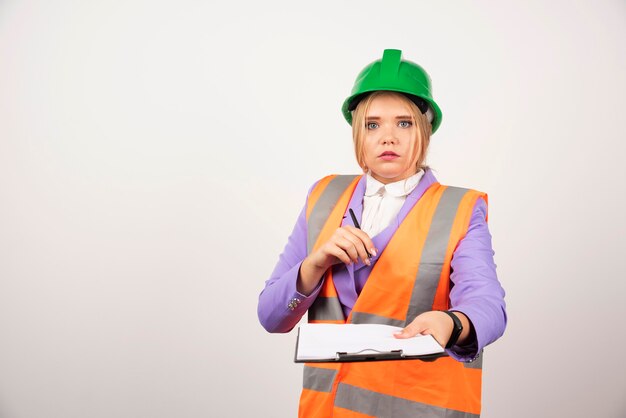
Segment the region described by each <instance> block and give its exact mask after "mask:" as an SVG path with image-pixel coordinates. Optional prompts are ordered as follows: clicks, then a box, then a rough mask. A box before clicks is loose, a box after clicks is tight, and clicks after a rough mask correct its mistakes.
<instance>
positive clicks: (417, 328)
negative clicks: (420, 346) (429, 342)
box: [393, 321, 427, 339]
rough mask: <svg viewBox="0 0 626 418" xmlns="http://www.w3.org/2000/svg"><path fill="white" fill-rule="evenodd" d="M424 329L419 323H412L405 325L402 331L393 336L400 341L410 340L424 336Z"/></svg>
mask: <svg viewBox="0 0 626 418" xmlns="http://www.w3.org/2000/svg"><path fill="white" fill-rule="evenodd" d="M426 329H427V328H425V327H424V326H423V325H422V324H421V323H420V322H415V321H414V322H411V323H410V324H409V325H407V326H406V327H405V328H404V329H403V330H402V331H398V332H395V333H394V334H393V336H394V337H396V338H400V339H403V338H412V337H415V336H416V335H418V334H424V331H426Z"/></svg>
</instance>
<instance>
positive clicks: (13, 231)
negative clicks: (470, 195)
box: [0, 0, 626, 418]
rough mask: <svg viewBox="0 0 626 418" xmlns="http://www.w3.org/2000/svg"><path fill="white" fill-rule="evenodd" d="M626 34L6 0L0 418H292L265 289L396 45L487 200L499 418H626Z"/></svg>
mask: <svg viewBox="0 0 626 418" xmlns="http://www.w3.org/2000/svg"><path fill="white" fill-rule="evenodd" d="M625 39H626V3H625V2H624V1H623V0H620V1H618V0H614V1H608V0H605V1H569V0H559V1H538V0H532V1H524V2H500V1H473V2H470V1H458V2H435V1H429V2H426V1H387V2H379V1H377V2H374V1H334V2H330V1H317V2H309V3H303V2H293V1H276V0H269V1H263V2H253V1H249V2H245V3H244V2H219V4H218V3H217V2H215V3H212V2H209V1H191V0H184V1H182V0H181V1H176V2H174V1H172V2H165V1H158V0H152V1H138V0H126V1H95V0H91V1H89V0H87V1H78V0H76V1H44V0H41V1H11V0H0V417H3V418H73V417H76V418H85V417H89V418H100V417H102V418H105V417H106V418H110V417H116V418H126V417H128V418H130V417H146V418H165V417H168V418H169V417H176V418H187V417H189V418H191V417H194V418H195V417H244V416H257V417H272V418H273V417H277V418H282V417H293V416H295V415H296V410H297V401H298V395H299V391H300V385H301V366H300V365H295V364H293V363H292V358H293V348H294V338H295V336H294V334H293V333H292V334H287V335H270V334H267V333H266V332H265V331H264V330H263V329H262V328H261V326H260V325H259V324H258V321H257V318H256V304H257V296H258V293H259V292H260V291H261V289H262V288H263V284H264V281H265V280H266V279H267V278H268V276H269V274H270V272H271V270H272V268H273V266H274V263H275V262H276V260H277V257H278V254H279V253H280V251H281V250H282V247H283V245H284V244H285V242H286V239H287V236H288V234H289V232H290V231H291V228H292V226H293V223H294V221H295V219H296V215H297V214H298V212H299V210H300V208H301V207H302V205H303V204H304V198H305V194H306V191H307V190H308V188H309V187H310V185H311V184H312V183H313V182H314V181H315V180H316V179H318V178H320V177H322V176H324V175H326V174H330V173H354V172H358V167H357V165H356V163H355V160H354V157H353V154H352V148H351V136H350V128H349V126H348V125H347V124H346V123H345V121H344V120H343V119H342V116H341V113H340V111H339V108H340V106H341V103H342V101H343V99H344V98H345V97H346V96H347V95H348V94H349V92H350V89H351V87H352V83H353V81H354V78H355V77H356V74H357V73H358V72H359V71H360V70H361V68H362V67H363V66H365V65H366V64H367V63H369V62H370V61H373V60H374V59H378V58H380V56H381V54H382V51H383V49H385V48H398V49H402V50H403V51H404V57H405V58H407V59H410V60H413V61H415V62H418V63H420V64H421V65H422V66H424V67H425V68H426V69H427V70H428V72H429V73H430V75H431V77H432V78H433V83H434V94H435V98H436V100H437V101H438V103H439V104H440V106H441V108H442V110H443V112H444V118H443V124H442V126H441V128H440V130H439V131H438V132H437V133H436V134H435V135H434V137H433V142H432V146H431V149H430V155H429V160H428V162H429V164H430V165H431V166H432V167H434V168H435V169H436V175H437V176H438V178H439V180H440V181H442V182H443V183H446V184H453V185H457V186H465V187H473V188H477V189H480V190H484V191H486V192H488V193H489V199H490V225H491V230H492V234H493V236H494V247H495V250H496V262H497V263H498V273H499V277H500V280H501V281H502V283H503V286H504V287H505V289H506V290H507V298H506V300H507V303H508V312H509V327H508V329H507V331H506V333H505V336H504V337H503V338H502V339H501V340H500V341H498V342H497V343H495V344H494V345H492V346H490V347H489V348H488V349H487V350H486V358H485V364H484V395H483V401H484V406H483V412H484V413H483V416H484V417H486V418H493V417H509V418H516V417H520V418H522V417H523V418H527V417H589V416H594V417H610V418H618V417H624V416H626V400H625V396H624V395H625V393H626V355H625V354H624V347H625V346H626V337H625V329H626V326H625V325H624V324H625V316H626V309H625V308H624V305H625V300H624V299H625V298H624V292H625V290H626V286H625V285H624V281H625V279H626V278H625V274H624V271H623V262H624V259H625V258H626V257H625V255H624V250H625V249H626V242H625V240H626V238H625V237H626V228H625V226H626V225H625V216H624V210H625V209H624V206H625V205H624V204H625V203H626V200H625V198H624V191H625V190H624V189H625V187H624V179H626V170H625V168H624V162H623V160H624V151H625V150H626V147H625V146H624V140H625V139H626V137H625V129H624V122H623V121H624V115H623V114H624V112H625V111H626V99H625V97H626V80H625V76H624V74H626V46H625V42H624V40H625Z"/></svg>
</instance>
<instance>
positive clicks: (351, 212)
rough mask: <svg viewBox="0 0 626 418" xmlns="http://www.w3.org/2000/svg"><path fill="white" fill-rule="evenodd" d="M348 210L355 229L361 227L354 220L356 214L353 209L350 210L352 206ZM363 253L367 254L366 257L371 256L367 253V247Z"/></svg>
mask: <svg viewBox="0 0 626 418" xmlns="http://www.w3.org/2000/svg"><path fill="white" fill-rule="evenodd" d="M348 211H349V212H350V217H351V218H352V223H354V226H355V227H356V229H361V225H359V221H357V220H356V216H355V215H354V211H353V210H352V208H350V209H348ZM365 253H366V254H367V258H372V255H371V254H370V253H369V251H367V248H366V249H365Z"/></svg>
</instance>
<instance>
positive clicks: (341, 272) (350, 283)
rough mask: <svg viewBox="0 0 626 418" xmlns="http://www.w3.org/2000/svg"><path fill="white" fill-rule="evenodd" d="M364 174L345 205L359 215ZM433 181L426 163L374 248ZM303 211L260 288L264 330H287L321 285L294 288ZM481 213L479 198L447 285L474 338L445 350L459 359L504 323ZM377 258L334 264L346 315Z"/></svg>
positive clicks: (302, 250)
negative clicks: (304, 292)
mask: <svg viewBox="0 0 626 418" xmlns="http://www.w3.org/2000/svg"><path fill="white" fill-rule="evenodd" d="M365 180H366V178H365V176H363V177H362V178H361V180H360V181H359V183H358V184H357V186H356V189H355V191H354V194H353V196H352V199H351V200H350V203H349V205H348V208H352V210H353V211H354V213H355V215H356V217H357V219H360V218H361V215H362V213H363V195H364V193H365ZM436 181H437V180H436V179H435V176H434V175H433V174H432V172H431V171H430V170H428V169H427V170H426V172H425V173H424V176H423V177H422V178H421V180H420V182H419V184H418V185H417V187H415V189H414V190H413V191H412V192H411V193H410V194H409V195H408V196H407V198H406V201H405V202H404V205H403V206H402V208H401V209H400V212H399V213H398V216H397V217H396V220H395V222H392V223H391V225H389V226H388V227H387V228H386V229H384V230H383V231H381V232H380V233H379V234H378V235H376V236H374V237H372V241H373V242H374V245H375V247H376V249H377V250H378V254H381V253H382V252H383V250H384V249H385V247H386V246H387V244H388V243H389V241H390V240H391V237H392V236H393V234H394V233H395V231H396V230H397V229H398V227H399V225H400V223H401V222H402V221H403V220H404V218H405V217H406V215H407V214H408V213H409V211H410V210H411V209H412V208H413V206H414V205H415V204H416V203H417V201H418V200H419V199H420V198H421V197H422V195H423V194H424V192H425V191H426V189H428V187H429V186H430V185H431V184H433V183H435V182H436ZM309 193H310V190H309ZM305 213H306V205H305V207H304V208H303V209H302V211H301V212H300V215H299V216H298V220H297V222H296V225H295V227H294V229H293V231H292V233H291V235H290V236H289V240H288V241H287V245H286V246H285V249H284V250H283V252H282V254H281V255H280V257H279V259H278V263H277V264H276V267H275V268H274V271H273V272H272V275H271V276H270V278H269V280H267V281H266V282H265V288H264V289H263V291H262V292H261V294H260V295H259V305H258V315H259V320H260V322H261V324H262V325H263V327H264V328H265V329H266V330H267V331H269V332H288V331H290V330H291V329H292V328H293V327H294V326H295V325H296V324H297V323H298V322H299V321H300V319H301V318H302V315H304V313H305V312H306V311H307V309H308V308H309V307H310V306H311V304H312V303H313V301H314V300H315V298H316V297H317V295H318V294H319V291H320V289H321V282H320V285H318V286H317V287H316V288H315V290H314V291H313V292H312V293H311V294H310V295H309V296H305V295H302V294H300V293H299V292H298V291H297V290H296V280H297V278H298V272H299V271H300V264H301V263H302V261H303V260H304V258H306V256H307V248H306V242H307V225H306V216H305ZM486 216H487V205H486V202H485V201H484V200H483V199H478V201H477V202H476V205H475V206H474V210H473V213H472V217H471V220H470V225H469V229H468V231H467V235H466V236H465V238H463V240H461V242H460V243H459V245H458V247H457V249H456V251H455V252H454V254H453V256H452V262H451V271H452V273H451V275H450V278H451V280H452V283H453V286H452V288H451V290H450V306H451V308H452V309H454V310H456V311H460V312H463V313H464V314H465V315H466V316H467V317H468V319H469V320H470V321H471V323H472V325H473V328H474V331H475V336H474V338H473V340H472V339H471V341H470V342H469V343H468V344H466V345H464V346H455V347H452V349H450V350H448V354H450V355H451V356H452V357H453V358H455V359H457V360H460V361H470V360H472V359H474V358H475V357H476V356H477V355H478V353H480V351H481V350H482V349H483V347H485V346H486V345H487V344H490V343H492V342H493V341H495V340H496V339H498V338H499V337H500V336H502V334H503V333H504V329H505V327H506V310H505V307H506V305H505V302H504V289H502V286H501V285H500V282H499V281H498V277H497V275H496V265H495V263H494V261H493V255H494V252H493V249H492V247H491V234H490V233H489V228H488V227H487V222H486V221H485V218H486ZM342 225H352V226H354V225H353V223H352V219H351V218H350V216H346V217H344V220H343V223H342ZM377 259H378V257H373V258H372V260H371V261H372V265H371V266H369V267H368V266H367V265H365V264H363V263H362V262H359V263H357V264H351V265H349V266H346V265H344V264H338V265H336V266H334V267H333V280H334V282H335V288H336V289H337V294H338V296H339V301H340V302H341V305H342V308H343V312H344V314H345V315H346V317H347V316H348V315H349V314H350V311H351V310H352V307H353V306H354V303H355V302H356V299H357V297H358V295H359V294H360V293H361V289H363V286H364V285H365V282H366V281H367V278H368V277H369V274H370V271H371V270H372V267H373V266H374V264H375V263H376V261H377ZM293 298H297V299H299V300H300V301H301V303H299V304H298V305H297V307H296V308H295V309H294V310H291V309H290V308H289V303H290V301H291V300H292V299H293Z"/></svg>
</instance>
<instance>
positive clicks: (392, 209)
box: [361, 170, 424, 237]
mask: <svg viewBox="0 0 626 418" xmlns="http://www.w3.org/2000/svg"><path fill="white" fill-rule="evenodd" d="M423 175H424V171H423V170H420V171H418V172H417V173H415V174H413V175H412V176H411V177H407V178H406V179H404V180H400V181H396V182H395V183H389V184H383V183H381V182H379V181H378V180H376V179H375V178H374V177H372V176H370V175H369V174H368V175H367V179H366V180H367V182H366V187H365V196H363V217H362V218H361V229H362V230H363V231H365V233H367V235H369V236H370V237H374V236H376V235H378V233H380V232H381V231H382V230H383V229H385V228H387V227H388V226H389V224H391V221H393V220H394V219H395V217H396V216H398V212H400V209H402V205H403V204H404V201H405V200H406V197H407V196H408V194H409V193H411V192H412V191H413V189H415V187H416V186H417V183H419V181H420V180H421V178H422V176H423Z"/></svg>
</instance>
